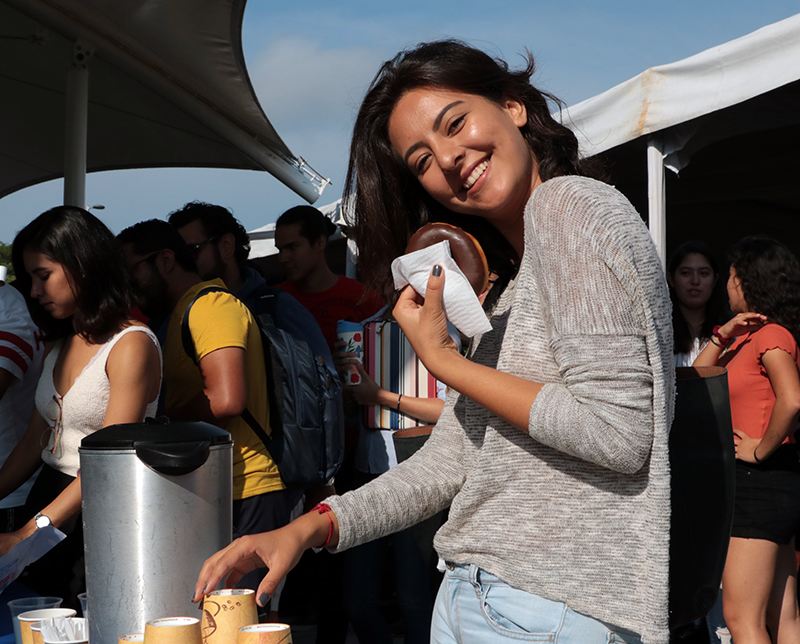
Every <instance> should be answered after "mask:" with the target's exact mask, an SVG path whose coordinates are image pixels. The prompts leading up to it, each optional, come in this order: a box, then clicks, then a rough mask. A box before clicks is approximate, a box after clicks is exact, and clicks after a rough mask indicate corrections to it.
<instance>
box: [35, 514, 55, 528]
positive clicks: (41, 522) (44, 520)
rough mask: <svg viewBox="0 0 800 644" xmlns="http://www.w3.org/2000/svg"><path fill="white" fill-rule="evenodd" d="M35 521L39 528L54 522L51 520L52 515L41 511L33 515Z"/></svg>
mask: <svg viewBox="0 0 800 644" xmlns="http://www.w3.org/2000/svg"><path fill="white" fill-rule="evenodd" d="M33 520H34V522H35V523H36V529H37V530H38V529H39V528H46V527H47V526H49V525H53V522H52V521H50V517H48V516H45V515H44V514H42V513H41V512H39V513H38V514H37V515H36V516H35V517H33Z"/></svg>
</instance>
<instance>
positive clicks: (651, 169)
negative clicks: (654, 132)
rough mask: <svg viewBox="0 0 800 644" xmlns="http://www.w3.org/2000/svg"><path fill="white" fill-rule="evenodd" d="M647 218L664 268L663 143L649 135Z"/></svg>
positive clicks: (665, 252) (665, 228)
mask: <svg viewBox="0 0 800 644" xmlns="http://www.w3.org/2000/svg"><path fill="white" fill-rule="evenodd" d="M647 219H648V221H649V226H650V236H651V237H652V238H653V242H654V243H655V245H656V250H657V251H658V255H659V257H660V258H661V267H662V268H663V269H665V270H666V257H667V199H666V178H665V175H664V143H663V141H662V140H661V138H660V137H656V136H651V137H649V138H648V142H647Z"/></svg>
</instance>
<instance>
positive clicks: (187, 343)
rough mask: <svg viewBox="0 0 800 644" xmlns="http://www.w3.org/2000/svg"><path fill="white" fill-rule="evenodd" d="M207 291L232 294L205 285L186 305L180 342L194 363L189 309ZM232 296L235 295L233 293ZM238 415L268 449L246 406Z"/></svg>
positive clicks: (261, 431) (194, 356)
mask: <svg viewBox="0 0 800 644" xmlns="http://www.w3.org/2000/svg"><path fill="white" fill-rule="evenodd" d="M209 293H229V294H231V295H233V293H231V292H230V291H229V290H228V289H226V288H222V287H221V286H207V287H206V288H204V289H201V290H200V291H199V292H198V293H197V295H195V296H194V299H193V300H192V301H191V302H189V306H187V307H186V311H184V313H183V319H182V320H181V344H182V345H183V350H184V351H185V352H186V355H187V356H189V357H190V358H191V359H192V362H193V363H194V364H195V365H196V364H197V349H196V347H195V346H194V338H192V332H191V330H190V329H189V311H191V310H192V307H193V306H194V303H195V302H197V300H199V299H200V298H201V297H203V296H204V295H208V294H209ZM234 297H236V296H235V295H234ZM256 323H257V322H256ZM240 415H241V417H242V420H244V422H246V423H247V424H248V425H249V426H250V429H252V430H253V432H254V433H255V435H256V436H258V438H259V440H261V442H262V443H264V447H266V448H267V451H269V450H270V446H271V445H272V439H271V438H270V437H269V436H268V435H267V432H265V431H264V428H263V427H262V426H261V424H260V423H259V422H258V421H257V420H256V418H255V416H253V414H251V413H250V410H249V409H247V407H245V408H244V410H242V413H241V414H240ZM270 453H272V452H270Z"/></svg>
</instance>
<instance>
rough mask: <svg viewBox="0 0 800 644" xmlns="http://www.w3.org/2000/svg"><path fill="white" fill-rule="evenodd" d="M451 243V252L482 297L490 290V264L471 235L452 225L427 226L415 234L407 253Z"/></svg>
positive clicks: (476, 291) (436, 224) (473, 288)
mask: <svg viewBox="0 0 800 644" xmlns="http://www.w3.org/2000/svg"><path fill="white" fill-rule="evenodd" d="M445 239H446V240H447V241H449V242H450V252H451V253H452V255H453V259H454V260H455V262H456V264H457V265H458V267H459V268H460V269H461V272H462V273H464V275H465V277H466V278H467V280H469V284H470V286H471V287H472V290H474V291H475V294H476V295H480V294H481V293H483V292H484V291H486V289H487V288H489V264H488V263H487V261H486V255H484V253H483V249H482V248H481V245H480V244H479V243H478V240H477V239H475V238H474V237H473V236H472V235H470V234H469V233H467V232H465V231H463V230H462V229H461V228H458V227H456V226H452V225H450V224H443V223H434V224H425V225H424V226H423V227H422V228H420V229H419V230H418V231H417V232H415V233H414V234H413V235H412V237H411V239H410V240H409V242H408V246H406V253H412V252H414V251H415V250H421V249H423V248H427V247H428V246H433V245H434V244H438V243H439V242H442V241H444V240H445Z"/></svg>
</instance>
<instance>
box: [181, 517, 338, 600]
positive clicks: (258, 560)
mask: <svg viewBox="0 0 800 644" xmlns="http://www.w3.org/2000/svg"><path fill="white" fill-rule="evenodd" d="M331 522H332V523H331ZM326 541H327V544H326V545H331V546H335V545H336V544H337V543H338V542H339V522H338V521H337V519H336V515H335V514H334V513H333V512H332V511H330V512H328V513H326V514H320V513H318V512H315V511H313V510H312V511H311V512H309V513H308V514H304V515H303V516H301V517H300V518H298V519H295V520H294V521H292V522H291V523H290V524H289V525H286V526H284V527H282V528H278V529H277V530H273V531H271V532H262V533H261V534H251V535H246V536H244V537H240V538H239V539H236V540H235V541H234V542H233V543H231V545H229V546H228V547H227V548H224V549H222V550H220V551H219V552H218V553H216V554H215V555H212V556H211V557H209V558H208V559H206V561H205V563H204V564H203V568H202V569H201V570H200V576H199V577H198V579H197V584H196V585H195V589H194V595H193V596H192V601H193V602H194V603H197V602H199V601H200V600H202V599H203V596H204V595H206V594H208V593H210V592H211V591H212V590H214V589H215V588H216V587H217V584H219V583H220V582H221V581H223V580H224V582H225V587H226V588H234V587H235V586H236V583H237V582H238V581H239V580H240V579H241V578H242V577H243V576H244V575H246V574H247V573H248V572H252V571H253V570H256V569H257V568H264V567H266V568H268V569H269V570H268V572H267V574H266V576H265V577H264V579H262V580H261V583H260V584H259V586H258V590H256V602H257V603H258V605H259V606H262V607H263V606H264V605H265V604H266V603H267V602H268V601H269V599H270V597H272V595H273V594H274V593H275V590H276V589H277V588H278V584H279V583H280V581H281V579H283V578H284V577H285V576H286V574H287V573H288V572H289V571H290V570H291V569H292V568H294V567H295V566H296V565H297V562H298V561H300V557H301V556H302V554H303V553H304V552H305V551H306V550H307V549H308V548H311V547H314V546H317V547H321V546H322V545H323V544H325V543H326Z"/></svg>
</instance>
